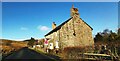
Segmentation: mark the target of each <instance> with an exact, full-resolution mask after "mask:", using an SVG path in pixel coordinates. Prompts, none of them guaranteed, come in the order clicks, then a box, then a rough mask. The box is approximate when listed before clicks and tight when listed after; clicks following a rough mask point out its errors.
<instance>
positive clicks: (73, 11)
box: [70, 5, 80, 17]
mask: <svg viewBox="0 0 120 61" xmlns="http://www.w3.org/2000/svg"><path fill="white" fill-rule="evenodd" d="M70 12H71V17H73V16H78V17H79V16H80V14H79V12H78V9H77V8H74V5H72V8H71V11H70Z"/></svg>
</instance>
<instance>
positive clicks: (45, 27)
mask: <svg viewBox="0 0 120 61" xmlns="http://www.w3.org/2000/svg"><path fill="white" fill-rule="evenodd" d="M37 28H38V29H39V30H41V31H48V30H50V28H49V27H47V26H42V25H40V26H38V27H37Z"/></svg>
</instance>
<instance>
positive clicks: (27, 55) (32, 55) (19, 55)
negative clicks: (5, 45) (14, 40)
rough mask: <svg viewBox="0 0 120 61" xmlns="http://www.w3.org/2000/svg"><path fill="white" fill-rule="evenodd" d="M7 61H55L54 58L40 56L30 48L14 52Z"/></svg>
mask: <svg viewBox="0 0 120 61" xmlns="http://www.w3.org/2000/svg"><path fill="white" fill-rule="evenodd" d="M7 59H50V60H53V58H51V57H48V56H46V55H43V54H40V53H38V52H36V51H34V50H31V49H28V48H22V49H20V50H19V51H17V52H14V53H13V54H11V55H9V56H7V57H5V58H4V60H7ZM42 61H43V60H42Z"/></svg>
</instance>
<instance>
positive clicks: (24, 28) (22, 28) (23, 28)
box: [20, 27, 28, 30]
mask: <svg viewBox="0 0 120 61" xmlns="http://www.w3.org/2000/svg"><path fill="white" fill-rule="evenodd" d="M20 30H28V28H26V27H21V28H20Z"/></svg>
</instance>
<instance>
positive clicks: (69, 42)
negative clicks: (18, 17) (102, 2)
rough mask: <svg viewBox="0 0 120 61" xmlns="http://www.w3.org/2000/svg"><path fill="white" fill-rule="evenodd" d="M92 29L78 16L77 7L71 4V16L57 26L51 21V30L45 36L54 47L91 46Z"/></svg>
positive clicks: (92, 43) (92, 42)
mask: <svg viewBox="0 0 120 61" xmlns="http://www.w3.org/2000/svg"><path fill="white" fill-rule="evenodd" d="M92 30H93V29H92V27H90V26H89V25H88V24H87V23H86V22H85V21H83V20H82V19H81V18H80V14H79V12H78V9H77V8H74V6H72V8H71V17H70V18H69V19H68V20H66V21H65V22H63V23H62V24H60V25H59V26H56V24H55V22H53V24H52V30H51V31H50V32H49V33H47V34H46V35H45V38H48V39H49V44H52V46H53V47H54V48H64V47H74V46H83V47H84V46H93V45H94V41H93V38H92ZM50 46H51V45H50Z"/></svg>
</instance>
